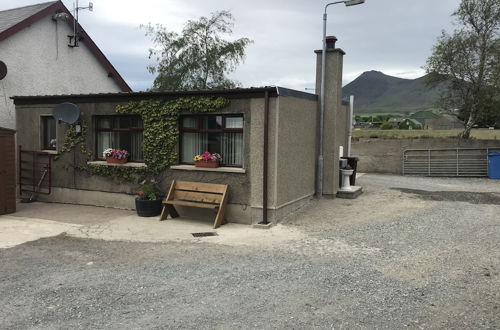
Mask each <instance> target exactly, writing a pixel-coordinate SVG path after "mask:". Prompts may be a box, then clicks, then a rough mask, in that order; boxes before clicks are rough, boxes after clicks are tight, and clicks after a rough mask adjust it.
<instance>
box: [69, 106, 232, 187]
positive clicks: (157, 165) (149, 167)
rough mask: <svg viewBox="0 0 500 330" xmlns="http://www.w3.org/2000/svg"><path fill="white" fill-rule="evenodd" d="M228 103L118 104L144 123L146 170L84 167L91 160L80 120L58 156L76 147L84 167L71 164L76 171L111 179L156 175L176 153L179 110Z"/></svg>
mask: <svg viewBox="0 0 500 330" xmlns="http://www.w3.org/2000/svg"><path fill="white" fill-rule="evenodd" d="M228 104H229V100H228V99H225V98H221V97H217V98H215V97H185V98H178V99H175V100H169V101H162V100H142V101H131V102H129V103H127V104H125V105H118V106H117V107H116V112H117V113H119V114H137V115H140V116H141V117H142V120H143V123H144V132H143V134H144V142H143V151H144V163H145V165H146V167H129V166H107V165H98V164H87V162H88V161H89V160H91V158H92V152H91V151H90V150H88V148H87V147H86V138H87V131H88V125H87V123H86V122H84V121H82V129H81V133H77V132H76V129H75V125H71V126H70V128H69V129H68V131H67V132H66V136H65V140H64V144H63V147H62V149H61V152H60V154H62V153H65V152H68V151H70V150H73V149H75V148H76V147H77V146H79V147H80V151H81V152H82V154H84V155H85V158H86V161H85V163H84V164H75V165H74V167H75V168H76V169H78V170H81V171H85V172H87V173H89V174H92V175H100V176H106V177H112V178H116V179H120V180H124V181H130V180H132V179H133V178H134V177H135V176H137V175H139V176H156V175H158V174H160V173H161V172H162V171H164V170H166V169H167V168H168V166H170V165H172V164H175V163H176V161H177V157H178V156H177V153H176V151H175V148H176V146H177V143H178V141H179V129H178V121H179V116H180V115H181V113H182V112H183V111H188V112H189V113H207V112H213V111H216V110H219V109H222V108H224V107H226V106H227V105H228Z"/></svg>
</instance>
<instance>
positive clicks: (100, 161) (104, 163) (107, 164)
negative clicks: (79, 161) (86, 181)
mask: <svg viewBox="0 0 500 330" xmlns="http://www.w3.org/2000/svg"><path fill="white" fill-rule="evenodd" d="M87 164H89V165H103V166H121V167H146V164H144V163H132V162H130V163H125V164H113V163H108V162H106V161H105V160H96V161H93V162H87Z"/></svg>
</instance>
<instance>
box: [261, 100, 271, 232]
mask: <svg viewBox="0 0 500 330" xmlns="http://www.w3.org/2000/svg"><path fill="white" fill-rule="evenodd" d="M268 144H269V91H267V90H266V91H265V92H264V145H263V149H264V150H263V152H264V154H263V162H262V163H263V164H262V221H261V222H259V223H260V224H263V225H267V224H268V223H269V221H268V219H267V193H268V191H267V190H268V189H267V176H268V158H269V157H268V151H269V145H268Z"/></svg>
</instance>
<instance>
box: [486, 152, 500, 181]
mask: <svg viewBox="0 0 500 330" xmlns="http://www.w3.org/2000/svg"><path fill="white" fill-rule="evenodd" d="M488 177H489V178H490V179H500V152H489V153H488Z"/></svg>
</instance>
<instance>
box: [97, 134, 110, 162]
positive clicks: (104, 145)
mask: <svg viewBox="0 0 500 330" xmlns="http://www.w3.org/2000/svg"><path fill="white" fill-rule="evenodd" d="M112 134H113V133H112V132H97V156H98V157H99V158H102V157H103V155H102V153H103V152H104V150H105V149H108V148H112V144H111V141H112Z"/></svg>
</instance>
